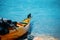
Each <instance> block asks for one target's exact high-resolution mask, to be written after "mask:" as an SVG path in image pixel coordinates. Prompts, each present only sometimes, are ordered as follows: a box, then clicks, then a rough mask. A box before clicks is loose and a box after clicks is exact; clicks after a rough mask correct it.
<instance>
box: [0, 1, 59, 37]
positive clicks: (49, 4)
mask: <svg viewBox="0 0 60 40" xmlns="http://www.w3.org/2000/svg"><path fill="white" fill-rule="evenodd" d="M29 13H31V15H32V18H31V34H36V35H37V34H39V35H40V34H46V35H52V36H54V37H58V38H60V0H0V18H2V17H3V18H6V19H11V20H12V21H18V22H20V21H22V20H23V19H25V18H26V17H27V15H28V14H29Z"/></svg>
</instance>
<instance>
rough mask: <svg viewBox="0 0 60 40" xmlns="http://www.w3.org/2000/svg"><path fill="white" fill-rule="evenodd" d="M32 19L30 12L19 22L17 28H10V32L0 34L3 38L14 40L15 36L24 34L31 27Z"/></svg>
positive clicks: (4, 39) (2, 39)
mask: <svg viewBox="0 0 60 40" xmlns="http://www.w3.org/2000/svg"><path fill="white" fill-rule="evenodd" d="M30 19H31V14H29V15H28V17H27V18H26V19H24V20H23V21H22V22H17V24H16V26H17V27H16V29H10V30H9V33H8V34H5V35H0V38H1V40H14V39H15V38H18V37H21V36H22V35H24V34H25V33H26V32H27V31H28V29H29V25H30Z"/></svg>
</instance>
